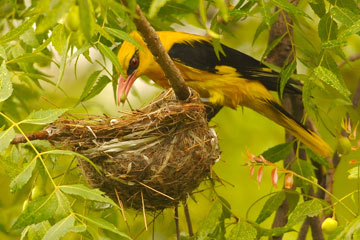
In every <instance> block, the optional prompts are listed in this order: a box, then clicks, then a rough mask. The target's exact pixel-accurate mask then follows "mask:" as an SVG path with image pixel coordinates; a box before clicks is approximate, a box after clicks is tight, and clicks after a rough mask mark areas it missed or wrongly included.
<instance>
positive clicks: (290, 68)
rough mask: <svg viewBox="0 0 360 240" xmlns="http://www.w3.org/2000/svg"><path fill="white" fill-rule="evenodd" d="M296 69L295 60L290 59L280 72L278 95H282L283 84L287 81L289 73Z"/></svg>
mask: <svg viewBox="0 0 360 240" xmlns="http://www.w3.org/2000/svg"><path fill="white" fill-rule="evenodd" d="M295 70H296V60H294V61H292V62H291V63H290V64H288V65H287V66H286V67H285V69H283V70H282V71H281V72H280V76H281V81H280V96H281V97H282V96H283V93H284V89H285V86H286V84H287V82H288V80H289V79H290V77H291V74H293V72H294V71H295Z"/></svg>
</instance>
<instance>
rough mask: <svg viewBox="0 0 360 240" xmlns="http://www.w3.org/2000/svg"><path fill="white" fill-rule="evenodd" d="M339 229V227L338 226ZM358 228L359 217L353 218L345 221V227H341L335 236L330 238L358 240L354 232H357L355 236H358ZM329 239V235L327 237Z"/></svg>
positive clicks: (335, 239) (332, 239) (334, 239)
mask: <svg viewBox="0 0 360 240" xmlns="http://www.w3.org/2000/svg"><path fill="white" fill-rule="evenodd" d="M340 229H341V228H340ZM359 229H360V217H359V216H358V217H356V218H354V219H353V220H352V221H351V222H347V223H346V224H345V227H344V228H342V230H341V231H340V233H338V234H337V235H336V236H335V237H333V238H331V240H353V239H354V240H358V239H359V238H356V236H354V235H355V233H357V234H356V235H357V237H358V236H359V235H358V234H359V233H358V231H359ZM329 239H330V237H329Z"/></svg>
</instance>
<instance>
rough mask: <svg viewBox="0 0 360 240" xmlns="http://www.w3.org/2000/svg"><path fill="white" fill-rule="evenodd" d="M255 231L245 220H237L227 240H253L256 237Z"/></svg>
mask: <svg viewBox="0 0 360 240" xmlns="http://www.w3.org/2000/svg"><path fill="white" fill-rule="evenodd" d="M256 236H257V231H256V229H255V228H254V227H253V226H251V225H250V224H249V223H247V222H243V221H239V222H238V223H237V224H236V225H235V226H234V227H233V228H232V229H231V231H230V233H229V236H228V238H226V239H228V240H253V239H256Z"/></svg>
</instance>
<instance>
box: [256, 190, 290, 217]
mask: <svg viewBox="0 0 360 240" xmlns="http://www.w3.org/2000/svg"><path fill="white" fill-rule="evenodd" d="M285 197H286V194H285V192H278V193H276V194H274V195H273V196H271V197H270V198H269V199H268V200H266V202H265V204H264V206H263V208H262V209H261V212H260V214H259V216H258V217H257V219H256V223H258V224H260V223H262V222H263V221H265V220H266V219H267V218H268V217H270V216H271V214H272V213H273V212H275V211H276V210H277V209H278V208H279V207H280V206H281V204H282V203H283V201H284V200H285Z"/></svg>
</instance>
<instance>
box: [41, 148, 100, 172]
mask: <svg viewBox="0 0 360 240" xmlns="http://www.w3.org/2000/svg"><path fill="white" fill-rule="evenodd" d="M43 154H45V152H43ZM46 154H55V155H70V156H76V157H79V158H82V159H84V160H85V161H86V162H88V163H89V164H90V165H91V166H93V168H94V169H95V170H96V171H97V172H98V173H99V175H102V174H101V172H100V170H99V168H98V166H96V165H95V164H94V163H93V162H92V161H91V160H90V159H89V158H87V157H85V156H84V155H82V154H80V153H77V152H73V151H69V150H58V149H55V150H51V151H47V152H46Z"/></svg>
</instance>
